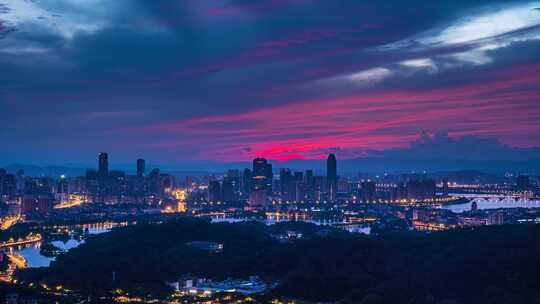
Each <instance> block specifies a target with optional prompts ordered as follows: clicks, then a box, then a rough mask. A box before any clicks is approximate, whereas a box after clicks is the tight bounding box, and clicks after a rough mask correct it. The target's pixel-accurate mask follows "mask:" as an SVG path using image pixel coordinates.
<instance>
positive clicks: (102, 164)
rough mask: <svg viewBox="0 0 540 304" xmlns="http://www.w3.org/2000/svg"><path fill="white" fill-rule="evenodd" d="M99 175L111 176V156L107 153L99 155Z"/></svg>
mask: <svg viewBox="0 0 540 304" xmlns="http://www.w3.org/2000/svg"><path fill="white" fill-rule="evenodd" d="M98 175H99V176H100V177H105V176H107V175H109V155H108V154H107V153H105V152H101V153H99V162H98Z"/></svg>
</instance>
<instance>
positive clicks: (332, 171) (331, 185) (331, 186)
mask: <svg viewBox="0 0 540 304" xmlns="http://www.w3.org/2000/svg"><path fill="white" fill-rule="evenodd" d="M337 184H338V176H337V160H336V156H335V155H334V154H330V155H328V159H327V160H326V185H327V191H328V192H327V193H328V200H329V201H331V202H333V201H335V200H336V192H337Z"/></svg>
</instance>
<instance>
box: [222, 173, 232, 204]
mask: <svg viewBox="0 0 540 304" xmlns="http://www.w3.org/2000/svg"><path fill="white" fill-rule="evenodd" d="M234 179H235V178H234V177H231V176H226V177H224V178H223V181H222V183H221V198H222V199H223V201H225V202H233V201H234V200H235V191H234Z"/></svg>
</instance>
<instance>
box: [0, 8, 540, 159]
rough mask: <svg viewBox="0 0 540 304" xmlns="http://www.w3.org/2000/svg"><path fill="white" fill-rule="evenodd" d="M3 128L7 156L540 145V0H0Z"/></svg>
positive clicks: (212, 155)
mask: <svg viewBox="0 0 540 304" xmlns="http://www.w3.org/2000/svg"><path fill="white" fill-rule="evenodd" d="M0 124H1V125H0V127H1V128H0V144H1V145H0V165H1V164H6V163H11V162H23V163H37V164H65V163H90V162H91V161H92V162H93V161H94V159H95V155H96V154H97V152H99V151H108V152H110V153H111V155H112V156H113V157H112V159H115V160H116V161H118V162H124V163H127V162H130V161H131V160H132V159H135V158H137V157H145V158H147V159H149V160H153V162H154V163H161V164H170V165H177V166H179V167H181V166H182V165H185V164H190V163H191V164H192V163H194V162H197V163H199V162H200V163H204V162H205V161H207V160H214V161H221V162H229V161H245V160H249V159H251V158H253V157H255V156H264V157H267V158H270V159H274V160H291V159H320V158H323V157H324V156H325V154H326V153H328V152H334V153H336V154H337V155H338V158H340V159H343V158H356V157H366V156H376V157H395V156H396V155H397V156H403V155H405V156H414V155H417V152H418V151H420V150H419V149H420V148H419V145H418V143H419V142H423V143H424V145H423V146H421V149H422V150H421V153H422V156H423V157H432V158H443V159H446V158H448V159H451V158H471V159H522V158H524V157H527V158H535V157H540V153H539V152H538V149H534V148H533V147H537V146H540V1H456V0H452V1H446V0H443V1H376V2H375V1H359V0H332V1H330V0H329V1H326V0H318V1H316V0H182V1H172V0H171V1H166V0H163V1H153V0H114V1H110V0H108V1H107V0H80V1H70V0H55V1H53V0H34V1H28V0H0ZM425 131H427V133H425V135H424V136H423V137H421V134H422V132H425ZM426 140H427V141H428V143H427V144H428V145H429V147H430V148H426V145H425V143H426ZM464 151H467V153H463V152H464ZM418 153H419V152H418Z"/></svg>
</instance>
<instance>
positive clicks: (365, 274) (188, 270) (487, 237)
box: [19, 219, 540, 304]
mask: <svg viewBox="0 0 540 304" xmlns="http://www.w3.org/2000/svg"><path fill="white" fill-rule="evenodd" d="M287 230H297V231H302V232H303V234H304V238H303V239H302V240H299V241H294V242H290V243H283V242H280V241H278V240H277V239H276V238H275V235H278V234H280V233H282V232H284V231H287ZM323 235H324V236H323ZM191 241H214V242H219V243H223V245H224V248H223V251H222V252H220V253H216V252H210V251H205V250H201V249H198V248H194V247H193V246H190V245H189V244H188V242H191ZM539 269H540V225H521V226H518V225H515V226H498V227H482V228H477V229H464V230H455V231H447V232H439V233H432V234H416V233H407V234H399V235H383V236H377V237H370V236H362V235H353V234H347V233H338V232H335V231H321V228H319V227H317V226H314V225H313V226H312V225H307V224H286V225H280V226H270V227H268V226H265V225H263V224H258V223H241V224H225V223H223V224H210V223H209V222H206V221H201V220H189V219H186V220H181V221H177V222H171V223H164V224H161V225H141V226H132V227H126V228H123V229H117V230H114V231H113V232H111V233H109V234H105V235H101V236H98V237H94V238H92V239H90V240H89V241H88V242H87V243H86V244H84V245H82V246H80V247H79V248H76V249H74V250H72V251H70V252H69V253H68V254H65V255H62V256H60V257H59V258H58V259H57V261H56V262H55V263H53V264H52V266H51V267H50V268H48V269H41V270H26V271H24V272H22V273H20V274H19V277H20V278H22V279H24V280H27V281H42V282H46V283H48V284H62V285H64V286H68V287H70V288H73V289H76V290H81V291H84V292H88V293H104V292H107V291H109V290H111V289H113V288H124V289H128V290H131V291H133V292H141V293H148V292H150V293H154V294H155V293H159V292H160V291H164V290H165V287H164V282H165V281H167V280H173V279H177V278H178V277H179V276H181V275H183V274H191V275H196V276H204V277H211V278H225V277H247V276H249V275H259V276H261V277H263V278H265V279H269V280H275V281H279V282H280V284H279V286H278V287H277V288H276V289H275V290H274V291H272V293H273V296H284V297H288V298H296V299H303V300H307V301H313V302H317V301H340V302H346V303H463V304H466V303H494V304H495V303H540V283H539V282H540V280H539V279H538V270H539ZM113 272H114V273H115V281H113V280H112V273H113Z"/></svg>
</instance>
